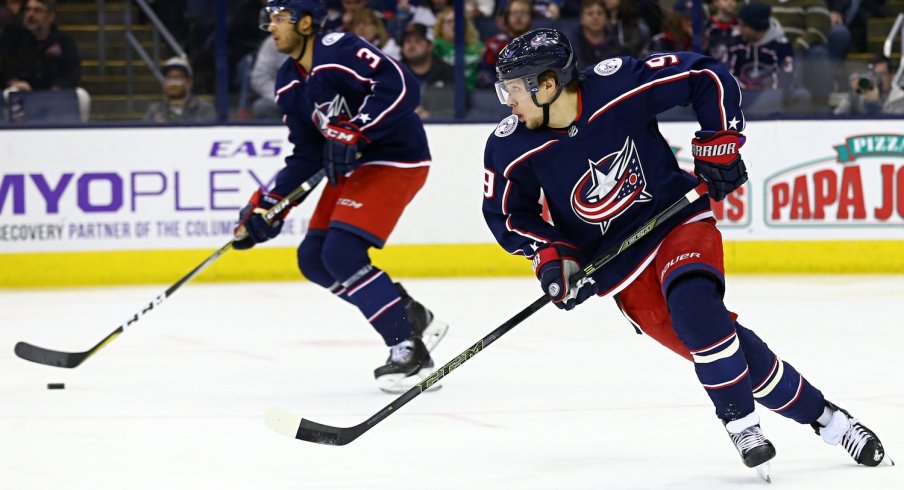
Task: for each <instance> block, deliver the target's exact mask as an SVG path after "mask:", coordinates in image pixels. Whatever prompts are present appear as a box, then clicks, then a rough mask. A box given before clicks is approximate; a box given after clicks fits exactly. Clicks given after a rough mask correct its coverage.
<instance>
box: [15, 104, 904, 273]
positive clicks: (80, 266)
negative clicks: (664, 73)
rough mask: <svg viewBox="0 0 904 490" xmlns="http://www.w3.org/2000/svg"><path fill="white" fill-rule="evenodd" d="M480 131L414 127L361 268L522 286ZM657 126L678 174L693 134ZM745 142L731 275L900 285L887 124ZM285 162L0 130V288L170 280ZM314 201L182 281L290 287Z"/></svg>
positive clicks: (276, 143)
mask: <svg viewBox="0 0 904 490" xmlns="http://www.w3.org/2000/svg"><path fill="white" fill-rule="evenodd" d="M493 128H494V127H493V125H479V124H474V125H430V126H428V127H427V131H428V137H429V139H430V144H431V151H432V154H433V159H434V164H433V167H432V169H431V173H430V177H429V179H428V181H427V184H426V185H425V187H424V189H423V190H422V191H421V192H420V194H419V195H418V196H417V197H416V198H415V200H414V202H413V204H412V205H411V206H410V207H409V209H408V211H407V212H406V214H405V216H404V217H403V219H402V221H401V222H400V224H399V226H398V227H397V228H396V230H395V232H394V234H393V235H392V237H391V239H390V243H389V245H388V246H387V248H386V249H384V250H380V251H375V252H374V254H373V257H374V261H375V263H377V264H378V265H380V266H382V267H384V268H387V269H390V270H392V271H393V272H394V274H395V275H397V276H415V277H451V276H500V275H523V274H528V273H529V270H530V268H529V265H528V263H527V262H526V261H525V260H524V259H523V258H520V257H510V256H508V255H507V254H505V253H504V252H503V251H502V250H501V249H499V247H498V246H496V245H495V243H494V240H493V237H492V236H491V235H490V233H489V231H488V229H487V227H486V225H485V224H484V222H483V218H482V215H481V211H480V208H481V203H482V200H483V196H482V191H483V164H482V163H483V162H482V160H483V148H484V142H485V141H486V138H487V136H488V135H489V134H490V133H491V132H492V130H493ZM661 128H662V133H663V135H664V136H665V137H666V139H667V140H668V141H669V142H670V144H671V145H672V146H673V150H674V151H675V154H676V157H677V158H678V161H679V163H680V164H681V165H682V166H685V167H686V168H688V169H690V168H692V166H693V160H692V158H691V157H690V149H689V146H690V145H689V139H690V137H691V135H692V134H693V132H694V130H695V129H697V128H696V125H695V124H691V123H665V124H662V125H661ZM745 134H746V135H747V137H748V143H747V145H746V146H745V147H744V151H743V154H744V158H745V161H746V162H747V165H748V170H749V174H750V181H749V182H748V184H746V185H745V186H744V187H742V188H741V189H739V190H738V191H736V192H735V193H734V194H733V195H731V196H729V197H728V198H727V199H726V200H725V201H724V202H722V203H714V211H715V213H716V215H717V218H718V219H719V223H720V229H721V230H722V232H723V235H724V238H725V240H726V265H727V268H728V270H729V271H730V272H742V273H746V272H751V273H804V272H805V273H811V272H827V273H848V272H857V273H885V272H893V273H902V272H904V128H902V124H901V121H894V120H877V121H867V120H856V121H762V122H751V123H749V124H748V127H747V129H746V131H745ZM617 150H618V149H617V148H614V149H612V150H611V151H617ZM291 151H292V149H291V145H290V144H289V143H288V141H287V133H286V130H285V129H284V128H283V127H281V126H254V127H237V126H226V127H212V128H194V127H191V128H116V129H110V128H105V129H99V128H98V129H91V128H84V129H58V130H52V129H44V130H27V129H23V130H5V131H2V132H0V155H2V161H3V165H2V167H0V179H2V180H0V271H2V272H0V287H21V286H26V287H30V286H58V285H88V284H116V283H145V282H155V283H168V282H173V281H175V280H176V279H178V278H179V277H181V276H183V275H184V274H186V273H187V272H188V271H189V270H191V268H192V267H194V266H195V265H197V264H198V263H199V262H201V261H202V260H203V259H204V258H206V257H207V256H209V255H210V254H211V253H213V251H214V250H216V249H217V248H219V247H220V246H222V245H223V244H224V243H226V242H227V241H228V240H229V237H230V235H231V232H232V226H233V223H234V221H235V218H236V214H237V210H238V209H239V208H240V207H241V206H242V205H243V204H244V202H245V201H246V200H247V197H248V196H249V195H250V194H251V193H252V192H253V190H254V189H255V188H256V187H258V186H267V185H268V184H269V183H270V182H272V179H273V177H274V175H275V173H276V172H277V171H278V170H279V168H281V166H282V165H283V159H284V158H285V157H286V155H288V154H291ZM316 194H318V191H315V193H314V195H313V196H312V197H311V198H310V199H308V200H307V201H306V202H305V203H304V204H303V205H302V206H301V207H300V209H296V210H294V211H293V212H292V213H291V214H290V216H289V219H288V221H287V224H286V226H285V228H284V231H283V234H282V235H281V236H280V237H279V238H277V239H276V240H273V241H272V242H271V243H267V244H266V245H265V246H261V247H258V248H256V249H254V250H252V251H247V252H236V251H233V252H230V253H228V254H226V255H225V256H224V257H223V258H222V259H220V260H219V261H218V262H217V263H216V264H215V265H214V266H212V267H211V268H210V269H209V270H206V271H205V272H204V273H203V274H202V275H201V276H200V277H199V278H198V280H211V281H229V280H274V279H294V278H297V277H298V272H297V269H296V267H295V251H294V249H295V246H296V245H297V243H298V242H299V241H300V240H301V238H302V237H303V235H304V233H305V231H306V227H307V218H308V217H309V216H310V214H311V211H312V209H313V203H314V202H316Z"/></svg>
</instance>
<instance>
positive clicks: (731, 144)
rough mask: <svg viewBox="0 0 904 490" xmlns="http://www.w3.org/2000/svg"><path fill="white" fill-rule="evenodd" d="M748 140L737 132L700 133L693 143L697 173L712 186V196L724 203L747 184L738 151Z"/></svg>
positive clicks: (692, 150)
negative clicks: (728, 196)
mask: <svg viewBox="0 0 904 490" xmlns="http://www.w3.org/2000/svg"><path fill="white" fill-rule="evenodd" d="M744 141H746V138H744V136H743V135H742V134H741V133H739V132H737V131H697V133H696V138H694V139H693V140H691V153H692V154H693V155H694V173H696V174H697V177H698V178H699V179H700V180H702V181H703V182H706V183H707V185H708V186H709V197H711V198H713V200H714V201H721V200H722V199H725V196H727V195H729V194H731V193H732V192H733V191H734V190H735V189H737V188H738V187H741V186H742V185H744V182H747V167H746V166H745V165H744V160H741V154H740V153H739V151H740V150H741V147H742V146H744Z"/></svg>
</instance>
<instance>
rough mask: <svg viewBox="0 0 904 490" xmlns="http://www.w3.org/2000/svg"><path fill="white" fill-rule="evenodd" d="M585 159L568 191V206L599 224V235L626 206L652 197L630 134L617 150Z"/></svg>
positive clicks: (583, 218) (589, 220)
mask: <svg viewBox="0 0 904 490" xmlns="http://www.w3.org/2000/svg"><path fill="white" fill-rule="evenodd" d="M587 163H588V164H589V167H590V168H589V169H588V170H587V172H585V173H584V175H583V176H581V178H580V179H579V180H578V182H577V184H575V186H574V190H572V192H571V208H572V210H573V211H574V213H575V214H576V215H578V217H580V218H581V219H582V220H584V221H586V222H587V223H590V224H599V225H600V231H601V233H602V234H603V235H605V234H606V231H607V230H608V229H609V223H610V222H611V221H612V220H614V219H615V218H618V217H619V216H621V215H622V214H623V213H624V212H625V211H627V210H628V208H630V207H631V206H633V205H634V204H635V203H642V202H646V201H649V200H650V199H652V198H653V196H652V195H650V194H649V193H648V192H647V191H646V188H647V181H646V179H645V178H644V175H643V166H642V165H641V162H640V157H639V156H638V155H637V147H636V146H635V145H634V141H632V140H631V138H628V139H626V140H625V145H624V146H623V147H622V149H621V150H619V151H618V152H615V153H610V154H608V155H606V156H604V157H603V158H601V159H600V160H598V161H596V162H594V161H593V160H587Z"/></svg>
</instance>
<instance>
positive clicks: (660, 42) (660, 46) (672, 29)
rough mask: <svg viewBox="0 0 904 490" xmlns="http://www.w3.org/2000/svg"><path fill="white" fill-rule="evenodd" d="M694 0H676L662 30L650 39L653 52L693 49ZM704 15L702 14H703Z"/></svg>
mask: <svg viewBox="0 0 904 490" xmlns="http://www.w3.org/2000/svg"><path fill="white" fill-rule="evenodd" d="M693 15H694V2H693V0H676V2H675V4H674V5H673V6H672V12H671V13H669V14H668V15H667V16H666V18H665V20H664V21H663V22H662V32H660V33H659V34H656V35H655V36H653V39H652V40H650V52H651V53H671V52H673V51H692V46H691V43H692V41H693V37H694V26H693V23H692V22H693ZM701 17H702V15H701Z"/></svg>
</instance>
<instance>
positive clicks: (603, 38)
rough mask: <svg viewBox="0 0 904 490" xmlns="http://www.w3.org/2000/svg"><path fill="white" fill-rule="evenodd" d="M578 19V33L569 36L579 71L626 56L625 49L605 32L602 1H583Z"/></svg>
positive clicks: (604, 14)
mask: <svg viewBox="0 0 904 490" xmlns="http://www.w3.org/2000/svg"><path fill="white" fill-rule="evenodd" d="M580 19H581V25H580V27H579V28H578V31H577V32H576V33H575V34H574V35H572V36H571V39H572V43H573V46H572V47H573V48H574V56H575V58H576V61H577V65H578V68H579V69H584V68H586V67H588V66H593V65H595V64H597V63H599V62H600V61H602V60H605V59H608V58H613V57H616V56H622V55H627V54H628V52H627V49H625V48H624V46H620V45H619V44H618V43H616V42H614V41H613V39H612V38H611V37H610V36H609V32H608V31H607V30H606V27H607V25H606V9H605V7H604V6H603V0H583V1H582V2H581V17H580Z"/></svg>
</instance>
